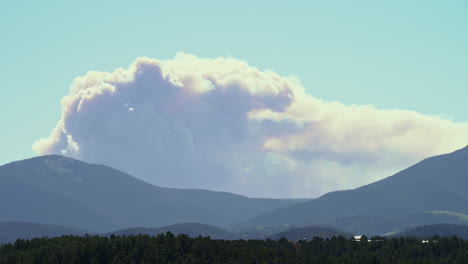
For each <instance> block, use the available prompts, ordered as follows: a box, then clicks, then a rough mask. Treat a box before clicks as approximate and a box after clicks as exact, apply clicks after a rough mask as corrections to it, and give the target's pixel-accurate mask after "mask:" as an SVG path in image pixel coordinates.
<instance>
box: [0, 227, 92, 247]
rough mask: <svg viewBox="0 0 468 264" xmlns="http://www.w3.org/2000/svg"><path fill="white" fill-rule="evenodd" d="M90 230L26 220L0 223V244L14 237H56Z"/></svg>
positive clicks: (84, 232)
mask: <svg viewBox="0 0 468 264" xmlns="http://www.w3.org/2000/svg"><path fill="white" fill-rule="evenodd" d="M90 233H91V232H89V231H85V230H80V229H76V228H72V227H67V226H61V225H49V224H37V223H28V222H3V223H0V244H4V243H11V242H14V241H16V239H18V238H21V239H31V238H37V237H57V236H62V235H78V236H82V235H85V234H90Z"/></svg>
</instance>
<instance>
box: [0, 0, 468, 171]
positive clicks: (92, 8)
mask: <svg viewBox="0 0 468 264" xmlns="http://www.w3.org/2000/svg"><path fill="white" fill-rule="evenodd" d="M0 31H1V34H2V42H1V49H0V55H1V58H2V60H1V64H0V77H1V79H2V82H3V83H2V88H1V91H2V94H3V95H2V99H3V100H2V104H1V106H0V122H1V124H2V134H1V135H2V136H1V137H0V146H1V149H0V163H1V164H3V163H6V162H9V161H13V160H16V159H22V158H27V157H31V156H34V155H35V154H34V152H33V151H32V149H31V146H32V144H33V142H34V141H35V140H37V139H39V138H41V137H47V136H48V135H49V134H50V131H51V128H53V127H54V126H55V124H56V123H57V121H58V120H59V118H60V99H61V98H62V97H63V96H64V95H66V94H67V93H68V90H69V86H70V85H71V84H72V81H73V79H74V78H75V77H77V76H82V75H84V74H85V73H86V72H88V71H90V70H98V71H111V70H113V69H115V68H118V67H124V68H125V67H127V66H128V65H129V64H130V63H131V62H132V61H134V59H135V58H136V57H138V56H148V57H152V58H157V59H169V58H173V57H174V56H175V54H176V53H177V52H179V51H182V52H186V53H190V54H195V55H197V56H199V57H218V56H232V57H235V58H237V59H242V60H246V61H247V62H248V63H249V64H250V65H252V66H255V67H258V68H260V69H262V70H264V69H271V70H274V71H275V72H277V73H279V74H280V75H284V76H288V75H294V76H296V77H298V78H299V79H300V81H301V82H302V84H303V86H304V87H305V88H306V89H307V91H308V92H309V93H310V94H312V95H313V96H315V97H318V98H323V99H326V100H329V101H339V102H342V103H345V104H372V105H375V106H377V107H378V108H383V109H411V110H415V111H418V112H421V113H424V114H429V115H440V116H443V117H444V118H446V119H451V120H454V121H457V122H460V121H461V122H466V121H468V115H467V114H466V113H467V110H468V109H467V108H468V107H467V105H468V104H466V102H465V101H466V98H468V2H467V1H463V0H459V1H456V0H453V1H431V0H424V1H422V0H420V1H403V0H397V1H375V0H368V1H289V2H287V4H286V2H283V3H277V2H275V1H230V2H229V3H227V4H226V3H222V1H20V0H19V1H8V2H5V3H3V4H2V8H1V10H0Z"/></svg>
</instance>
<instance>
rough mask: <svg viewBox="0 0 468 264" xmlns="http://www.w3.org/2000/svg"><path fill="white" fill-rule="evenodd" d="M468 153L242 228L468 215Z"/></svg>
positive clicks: (279, 212) (331, 195)
mask: <svg viewBox="0 0 468 264" xmlns="http://www.w3.org/2000/svg"><path fill="white" fill-rule="evenodd" d="M467 189H468V147H465V148H463V149H461V150H458V151H455V152H453V153H450V154H445V155H440V156H435V157H431V158H428V159H425V160H423V161H421V162H419V163H417V164H416V165H414V166H411V167H409V168H407V169H405V170H403V171H401V172H399V173H397V174H395V175H393V176H391V177H388V178H386V179H383V180H381V181H378V182H375V183H372V184H369V185H366V186H363V187H360V188H357V189H354V190H348V191H337V192H331V193H328V194H325V195H323V196H322V197H320V198H318V199H314V200H311V201H307V202H304V203H300V204H296V205H292V206H289V207H286V208H280V209H277V210H273V211H271V212H268V213H265V214H263V215H260V216H257V217H254V218H252V219H250V220H249V221H246V222H244V223H241V224H238V225H237V226H238V227H254V226H264V225H281V224H291V223H302V222H309V223H323V222H330V221H333V220H334V219H337V218H346V217H353V216H359V215H369V216H377V217H402V216H406V215H410V214H415V213H423V212H427V211H451V212H466V211H468V210H467V209H468V193H467V192H466V190H467Z"/></svg>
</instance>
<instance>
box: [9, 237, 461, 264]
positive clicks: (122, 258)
mask: <svg viewBox="0 0 468 264" xmlns="http://www.w3.org/2000/svg"><path fill="white" fill-rule="evenodd" d="M0 263H2V264H3V263H37V264H40V263H49V264H53V263H93V264H95V263H138V264H140V263H142V264H143V263H192V264H196V263H321V264H326V263H333V264H335V263H336V264H338V263H348V264H352V263H359V264H363V263H372V264H377V263H382V264H383V263H392V264H395V263H421V264H422V263H424V264H431V263H463V264H466V263H468V241H464V240H463V239H460V238H458V237H456V236H454V237H442V238H440V237H434V238H433V240H430V241H429V242H428V243H423V242H422V241H421V240H418V239H416V238H411V237H399V238H390V239H385V238H377V237H374V238H371V239H370V240H369V241H368V240H366V239H363V240H362V241H359V242H358V241H352V240H351V239H348V238H345V237H343V236H340V237H333V238H331V239H321V238H315V239H314V240H312V241H298V242H290V241H288V240H286V239H285V238H282V239H280V240H233V241H228V240H213V239H211V238H209V237H197V238H190V237H189V236H187V235H182V234H181V235H178V236H175V235H173V234H172V233H169V232H168V233H166V234H160V235H157V236H148V235H138V236H114V235H112V236H110V237H102V236H62V237H57V238H36V239H32V240H22V239H19V240H17V241H16V242H15V243H12V244H6V245H3V246H1V247H0Z"/></svg>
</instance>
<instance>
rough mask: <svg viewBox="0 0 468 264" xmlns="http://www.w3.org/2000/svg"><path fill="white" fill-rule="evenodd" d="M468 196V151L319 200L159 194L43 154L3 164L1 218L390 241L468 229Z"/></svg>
mask: <svg viewBox="0 0 468 264" xmlns="http://www.w3.org/2000/svg"><path fill="white" fill-rule="evenodd" d="M155 173H157V172H155ZM466 190H468V147H465V148H463V149H460V150H458V151H455V152H453V153H449V154H444V155H439V156H435V157H430V158H427V159H425V160H423V161H421V162H419V163H417V164H415V165H413V166H411V167H409V168H407V169H405V170H403V171H401V172H398V173H396V174H395V175H393V176H390V177H388V178H385V179H383V180H380V181H377V182H374V183H371V184H368V185H366V186H362V187H360V188H357V189H354V190H345V191H335V192H331V193H327V194H325V195H323V196H321V197H319V198H316V199H263V198H248V197H244V196H241V195H236V194H232V193H226V192H215V191H206V190H195V189H172V188H163V187H158V186H154V185H151V184H149V183H146V182H144V181H141V180H139V179H137V178H135V177H133V176H131V175H128V174H126V173H124V172H122V171H119V170H116V169H113V168H110V167H107V166H103V165H97V164H90V163H86V162H82V161H78V160H74V159H71V158H67V157H64V156H59V155H48V156H41V157H35V158H32V159H27V160H21V161H16V162H12V163H9V164H6V165H3V166H1V167H0V199H1V201H4V202H2V203H0V222H5V221H23V222H36V223H43V224H54V225H62V226H70V227H72V228H75V229H76V230H88V231H89V232H95V233H109V232H116V233H117V234H133V233H135V232H137V233H138V232H143V233H148V234H156V233H158V232H162V231H165V230H166V231H170V230H176V233H183V232H187V233H190V232H191V234H201V235H205V234H207V235H210V234H211V235H210V236H218V237H219V238H223V239H230V238H232V237H234V238H245V239H249V238H265V237H269V236H272V235H274V234H277V233H279V232H283V231H286V230H288V229H291V228H293V231H289V234H293V233H294V232H296V231H298V230H301V228H311V227H313V228H319V227H320V228H332V229H335V230H342V231H337V232H342V233H348V234H365V235H392V234H397V233H400V232H402V231H405V230H409V229H412V228H415V227H417V226H420V225H432V224H443V223H450V224H462V225H467V224H468V215H467V214H466V213H467V212H468V192H466ZM187 223H193V224H187ZM167 226H169V227H170V228H167ZM135 227H138V228H135ZM161 228H162V229H161ZM218 228H224V229H218ZM115 230H120V231H115ZM178 230H180V232H179V231H178ZM294 230H295V231H294ZM305 230H307V229H303V230H301V232H299V233H301V235H302V234H306V233H307V232H305ZM303 231H304V232H305V233H304V232H303ZM118 232H121V233H118ZM296 233H297V232H296ZM214 234H215V235H214Z"/></svg>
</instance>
